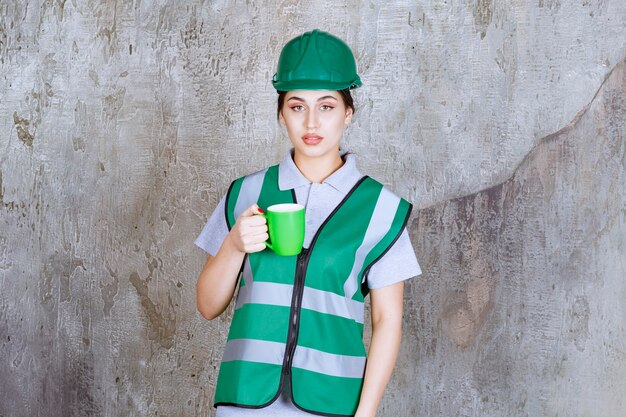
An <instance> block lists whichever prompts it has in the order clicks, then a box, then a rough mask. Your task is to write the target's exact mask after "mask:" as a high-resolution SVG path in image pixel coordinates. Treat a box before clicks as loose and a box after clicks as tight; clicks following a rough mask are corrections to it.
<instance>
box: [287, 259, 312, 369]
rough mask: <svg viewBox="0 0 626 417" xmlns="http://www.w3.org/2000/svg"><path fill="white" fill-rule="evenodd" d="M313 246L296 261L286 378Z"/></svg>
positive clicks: (294, 345)
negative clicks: (305, 276)
mask: <svg viewBox="0 0 626 417" xmlns="http://www.w3.org/2000/svg"><path fill="white" fill-rule="evenodd" d="M310 253H311V248H302V252H300V254H298V258H297V261H296V262H297V263H296V276H295V279H294V287H293V293H294V294H293V299H292V303H291V305H292V310H291V311H292V314H291V318H290V320H289V331H288V336H287V347H286V349H285V365H284V367H283V375H284V378H289V377H290V374H291V364H292V362H293V354H294V352H295V350H296V342H297V340H298V328H299V325H300V309H301V307H302V294H303V293H304V275H305V273H306V268H307V266H308V264H309V254H310Z"/></svg>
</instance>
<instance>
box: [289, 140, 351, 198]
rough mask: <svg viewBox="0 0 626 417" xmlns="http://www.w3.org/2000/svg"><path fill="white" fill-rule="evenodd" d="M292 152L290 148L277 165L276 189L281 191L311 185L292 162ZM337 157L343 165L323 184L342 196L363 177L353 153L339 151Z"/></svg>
mask: <svg viewBox="0 0 626 417" xmlns="http://www.w3.org/2000/svg"><path fill="white" fill-rule="evenodd" d="M293 152H294V150H293V148H291V149H290V150H289V151H288V152H287V154H286V155H285V157H284V158H283V160H282V162H281V163H280V164H279V165H278V188H280V189H281V190H290V189H292V188H298V187H302V186H304V185H310V184H311V181H309V180H308V179H307V178H306V177H305V176H304V175H302V172H300V170H299V169H298V166H297V165H296V163H295V162H294V161H293ZM339 155H340V156H341V157H342V159H343V160H344V164H343V165H342V166H341V167H340V168H339V169H338V170H337V171H335V172H333V173H332V174H331V175H330V176H329V177H328V178H326V179H325V180H324V184H328V185H330V186H331V187H333V188H335V189H336V190H338V191H340V192H342V193H343V194H347V193H348V192H349V191H350V189H351V188H352V187H353V186H354V184H356V182H357V181H358V180H359V179H360V178H361V177H362V176H363V175H362V174H361V172H360V171H359V169H358V168H357V166H356V156H355V155H354V154H353V153H349V152H348V151H346V150H341V151H340V152H339Z"/></svg>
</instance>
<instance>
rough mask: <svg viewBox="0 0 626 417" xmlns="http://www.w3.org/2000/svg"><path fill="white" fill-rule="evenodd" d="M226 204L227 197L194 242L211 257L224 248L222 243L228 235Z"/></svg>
mask: <svg viewBox="0 0 626 417" xmlns="http://www.w3.org/2000/svg"><path fill="white" fill-rule="evenodd" d="M225 204H226V196H223V197H222V199H221V200H220V201H219V203H217V207H215V210H213V214H211V217H209V220H208V221H207V223H206V224H205V225H204V228H203V229H202V232H200V235H199V236H198V237H197V239H196V240H195V241H194V243H195V244H196V246H197V247H199V248H200V249H202V250H203V251H205V252H206V253H208V254H209V255H211V256H215V255H217V251H218V250H219V249H220V247H222V243H223V242H224V239H225V238H226V235H227V234H228V225H227V224H226V214H225V208H224V205H225Z"/></svg>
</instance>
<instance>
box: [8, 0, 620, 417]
mask: <svg viewBox="0 0 626 417" xmlns="http://www.w3.org/2000/svg"><path fill="white" fill-rule="evenodd" d="M624 21H626V3H624V2H623V1H622V0H598V1H593V0H592V1H586V2H576V1H565V0H563V1H559V0H538V1H533V2H522V1H507V2H495V1H483V0H475V1H472V0H470V1H446V2H444V1H432V2H423V3H422V2H420V3H415V2H409V1H397V2H384V1H378V2H356V1H353V2H348V1H346V2H336V1H304V2H295V1H282V2H271V1H257V2H242V1H237V2H235V1H231V2H226V1H205V2H201V1H193V0H189V1H187V0H181V1H166V0H161V1H143V2H140V1H110V0H89V1H80V0H72V1H66V0H55V1H52V0H51V1H39V2H37V1H28V0H24V1H7V0H0V358H1V359H0V416H3V417H6V416H88V415H89V416H91V415H98V416H99V415H102V416H147V415H153V416H154V415H164V416H206V415H213V414H212V413H213V410H212V408H211V400H212V395H213V390H214V384H215V379H216V377H217V369H218V366H219V361H220V358H221V353H222V349H223V346H224V343H225V339H226V332H227V330H228V325H229V323H230V317H231V313H232V311H231V310H229V311H228V312H227V313H225V314H224V315H223V316H222V317H220V318H218V319H216V320H214V321H212V322H206V321H205V320H203V319H202V318H201V317H200V316H199V314H198V313H197V312H196V310H195V288H194V284H195V280H196V277H197V274H198V272H199V270H200V268H201V266H202V263H203V261H204V258H203V254H202V252H201V251H200V250H199V249H196V248H194V246H193V244H192V241H193V239H194V238H195V236H196V235H197V233H198V232H199V231H200V228H201V227H202V225H203V224H204V222H205V221H206V219H207V217H208V215H209V214H210V212H211V211H212V210H213V208H214V207H215V205H216V204H217V200H218V199H219V198H220V197H221V196H222V194H223V193H224V192H225V190H226V187H227V186H228V184H229V182H230V181H231V180H232V179H234V178H235V177H236V176H239V175H242V174H244V173H247V172H250V171H252V170H255V169H258V168H260V167H263V166H266V165H269V164H271V163H275V162H277V161H278V160H279V159H280V158H281V157H282V155H283V154H284V152H285V151H286V149H287V148H288V139H287V138H286V134H285V132H284V131H282V130H281V129H280V128H279V127H278V125H277V123H276V121H275V93H274V91H273V89H272V87H271V85H270V83H269V79H270V78H271V75H272V74H273V72H274V65H275V62H276V59H277V57H278V54H279V52H280V48H281V46H282V45H283V44H284V42H286V41H287V40H288V39H290V38H291V37H293V36H295V35H297V34H299V33H300V32H302V31H304V30H309V29H312V28H315V27H319V28H321V29H324V30H329V31H331V32H333V33H336V34H337V35H339V36H341V37H343V38H344V39H346V41H347V42H348V43H349V44H350V45H351V46H352V47H353V49H354V51H355V54H356V56H357V60H358V63H359V68H360V71H361V73H362V78H363V80H364V86H363V88H362V89H359V90H357V92H356V101H357V117H356V119H355V123H354V125H352V126H350V127H349V129H348V131H347V133H346V137H345V138H344V145H345V147H347V148H350V149H351V150H353V151H355V152H356V153H357V154H358V155H359V165H360V167H361V169H362V170H363V171H364V172H367V173H368V174H370V175H372V176H373V177H375V178H378V179H379V180H381V181H383V182H385V183H387V184H389V185H390V186H391V187H392V188H393V189H394V190H395V191H396V192H398V193H399V194H401V195H403V196H404V197H406V198H408V199H410V200H411V201H412V202H413V203H414V204H415V206H416V211H415V214H414V215H413V217H412V220H411V222H410V224H409V227H410V232H411V236H412V240H413V242H414V245H415V249H416V253H417V255H418V259H419V260H420V262H421V265H422V269H423V270H424V274H423V275H422V276H421V277H420V278H418V279H415V280H413V281H411V282H410V283H409V284H408V285H407V288H406V298H405V301H406V309H405V311H406V316H405V326H404V330H405V336H404V339H403V345H402V351H401V354H400V357H399V361H398V366H397V367H396V371H395V374H394V376H393V379H392V381H391V384H390V386H389V388H388V390H387V392H386V395H385V398H384V401H383V403H382V404H381V408H380V411H379V414H378V415H379V416H416V415H427V416H453V415H459V416H470V415H471V416H474V415H478V416H503V415H509V416H533V417H534V416H537V417H539V416H555V417H556V416H603V417H604V416H621V415H623V410H624V409H625V408H626V403H625V401H626V400H624V397H623V393H624V392H626V385H625V383H624V382H623V381H625V380H626V348H624V340H625V337H626V307H625V304H624V300H625V299H626V285H625V277H626V255H625V254H626V248H625V231H626V211H625V209H624V207H625V205H626V204H625V203H626V201H625V200H626V191H625V190H626V186H625V183H626V179H625V170H626V156H625V127H624V126H625V124H626V121H625V114H626V104H625V97H626V69H625V66H626V62H625V61H624V58H625V57H626V41H625V39H626V27H625V25H624ZM366 333H367V334H369V333H370V329H369V328H368V329H367V332H366Z"/></svg>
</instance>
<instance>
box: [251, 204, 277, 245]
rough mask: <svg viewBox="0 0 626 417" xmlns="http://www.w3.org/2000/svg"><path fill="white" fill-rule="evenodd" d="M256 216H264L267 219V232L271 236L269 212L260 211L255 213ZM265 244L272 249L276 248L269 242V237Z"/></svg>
mask: <svg viewBox="0 0 626 417" xmlns="http://www.w3.org/2000/svg"><path fill="white" fill-rule="evenodd" d="M255 216H262V217H263V218H264V219H265V221H266V222H267V225H268V229H267V234H268V236H269V221H270V220H269V219H268V218H267V214H263V213H258V214H255ZM265 246H267V247H268V248H270V249H271V250H274V246H272V244H271V243H270V242H269V239H268V240H266V241H265Z"/></svg>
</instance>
